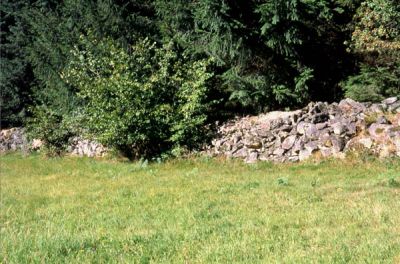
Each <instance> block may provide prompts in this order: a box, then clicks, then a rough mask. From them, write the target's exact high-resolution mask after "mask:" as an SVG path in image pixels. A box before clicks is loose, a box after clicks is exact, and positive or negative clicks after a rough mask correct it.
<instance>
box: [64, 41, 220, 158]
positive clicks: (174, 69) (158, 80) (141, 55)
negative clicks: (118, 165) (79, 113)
mask: <svg viewBox="0 0 400 264" xmlns="http://www.w3.org/2000/svg"><path fill="white" fill-rule="evenodd" d="M72 52H73V59H72V61H71V62H70V64H69V66H68V67H67V69H66V70H65V71H64V72H63V74H62V76H63V78H64V79H65V80H66V81H67V82H68V83H70V84H72V85H74V86H76V87H77V88H78V90H79V92H78V94H79V96H80V97H81V98H82V99H83V100H85V101H86V105H85V107H84V114H85V116H86V117H87V121H86V123H85V125H86V126H87V128H88V129H89V133H91V134H92V135H93V136H94V137H96V139H97V140H99V141H100V142H101V143H103V144H106V145H108V146H111V147H116V148H117V149H119V150H122V151H123V152H125V153H126V154H127V155H128V156H129V157H135V156H139V155H145V156H149V155H153V154H155V153H160V152H162V151H164V150H167V149H170V148H172V147H176V148H179V147H180V146H187V147H193V146H194V145H196V144H197V143H198V142H199V141H200V140H201V134H202V132H203V131H202V127H203V124H204V123H205V121H206V119H207V114H206V113H207V111H208V107H209V103H208V102H206V100H205V99H206V97H207V92H208V87H207V81H208V79H209V78H210V77H211V76H212V74H211V73H209V72H208V71H207V67H208V66H209V64H210V63H211V61H210V60H197V61H189V60H187V59H186V58H185V56H184V55H183V56H178V54H177V53H176V52H175V51H174V50H173V48H172V46H171V45H164V46H162V47H157V46H156V44H155V43H152V42H151V41H149V40H148V39H144V40H139V41H137V43H136V44H135V45H133V46H131V47H130V48H129V50H128V49H124V48H122V47H121V46H120V45H118V43H117V42H116V41H114V40H112V39H110V38H104V39H101V40H98V39H96V38H94V37H91V36H89V37H81V38H80V43H79V46H76V48H75V49H74V50H73V51H72Z"/></svg>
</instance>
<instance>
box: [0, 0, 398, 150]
mask: <svg viewBox="0 0 400 264" xmlns="http://www.w3.org/2000/svg"><path fill="white" fill-rule="evenodd" d="M0 11H1V80H0V85H1V91H2V96H1V112H2V113H1V122H2V127H7V126H15V125H22V124H23V125H25V126H27V127H28V128H29V130H30V131H31V134H32V136H35V137H39V138H42V139H43V140H44V141H45V143H46V145H47V146H48V147H49V148H50V149H52V150H55V151H60V150H62V149H63V147H64V146H65V143H66V142H67V140H68V139H69V138H70V137H71V136H74V135H85V136H91V137H95V138H96V139H98V140H100V141H101V142H102V143H104V144H107V145H109V146H112V147H115V148H117V149H119V150H122V151H124V152H125V153H126V154H127V155H129V156H132V157H134V156H135V155H153V154H155V153H161V152H165V151H169V150H173V151H175V152H177V153H179V152H180V151H182V150H183V149H187V148H194V147H196V146H198V144H201V143H202V140H203V139H204V138H205V133H206V132H207V131H206V128H207V127H209V126H208V124H210V123H211V121H213V120H215V119H223V118H226V117H228V116H230V115H232V114H236V113H258V112H263V111H268V110H271V109H282V108H292V107H298V106H301V105H303V104H306V103H307V102H309V101H311V100H314V101H315V100H324V101H333V100H338V99H340V98H342V97H343V96H350V97H353V98H354V99H357V100H364V101H366V100H380V99H382V98H383V97H387V96H391V95H399V94H400V81H399V80H400V25H399V21H400V4H399V3H398V1H397V0H364V1H362V0H358V1H353V0H287V1H280V0H251V1H249V0H246V1H244V0H235V1H233V0H232V1H231V0H217V1H216V0H201V1H198V0H128V1H120V0H66V1H55V0H36V1H34V0H3V1H2V2H1V10H0Z"/></svg>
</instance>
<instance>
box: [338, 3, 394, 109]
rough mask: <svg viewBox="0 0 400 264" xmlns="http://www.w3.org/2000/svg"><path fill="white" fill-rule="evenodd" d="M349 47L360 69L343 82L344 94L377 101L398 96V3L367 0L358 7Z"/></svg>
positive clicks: (363, 99)
mask: <svg viewBox="0 0 400 264" xmlns="http://www.w3.org/2000/svg"><path fill="white" fill-rule="evenodd" d="M354 20H355V28H354V31H353V33H352V39H351V43H350V50H351V51H352V52H354V53H355V54H357V55H358V56H359V57H360V59H361V67H360V72H359V74H357V75H353V76H350V77H349V78H348V79H347V80H346V81H345V82H343V85H342V86H343V88H344V90H345V92H346V96H348V97H351V98H353V99H355V100H359V101H379V100H382V99H383V98H385V97H389V96H398V95H400V60H399V58H400V28H399V27H398V23H397V22H396V21H399V20H400V6H399V5H398V4H397V2H396V1H394V0H367V1H364V2H363V3H362V4H361V6H360V7H359V8H358V10H357V14H356V16H355V19H354Z"/></svg>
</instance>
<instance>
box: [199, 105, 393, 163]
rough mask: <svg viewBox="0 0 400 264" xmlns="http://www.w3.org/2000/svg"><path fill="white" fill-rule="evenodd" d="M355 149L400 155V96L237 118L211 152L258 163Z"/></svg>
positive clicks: (223, 129) (338, 154) (221, 133)
mask: <svg viewBox="0 0 400 264" xmlns="http://www.w3.org/2000/svg"><path fill="white" fill-rule="evenodd" d="M349 150H356V151H363V150H367V151H368V152H370V153H373V154H376V155H378V156H380V157H386V156H390V155H397V156H400V100H399V99H398V98H396V97H392V98H388V99H386V100H384V101H382V102H381V103H379V104H371V103H359V102H356V101H353V100H351V99H345V100H342V101H341V102H340V103H332V104H328V103H322V102H317V103H310V104H309V105H308V106H307V107H305V108H303V109H300V110H297V111H293V112H271V113H267V114H263V115H259V116H253V117H250V116H247V117H242V118H236V119H234V120H231V121H228V122H226V123H224V124H223V125H222V126H220V127H219V129H218V136H217V138H216V139H214V140H213V141H212V145H211V146H209V147H207V150H206V152H207V153H208V154H210V155H212V156H216V155H223V156H226V157H233V158H241V159H244V160H245V161H246V162H249V163H252V162H256V161H257V160H265V161H267V160H268V161H277V162H285V161H299V160H304V159H307V158H309V157H310V156H312V155H313V154H315V153H320V154H321V155H322V156H323V157H330V156H334V157H343V156H344V153H345V152H346V151H349Z"/></svg>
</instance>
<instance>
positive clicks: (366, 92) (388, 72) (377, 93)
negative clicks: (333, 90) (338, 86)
mask: <svg viewBox="0 0 400 264" xmlns="http://www.w3.org/2000/svg"><path fill="white" fill-rule="evenodd" d="M398 66H399V67H398V68H397V69H390V68H387V67H370V66H364V67H362V68H361V71H360V73H359V74H358V75H355V76H351V77H349V78H348V79H347V80H346V81H345V82H344V83H343V88H344V90H345V92H346V96H347V97H350V98H352V99H354V100H357V101H364V102H365V101H372V102H377V101H381V100H382V99H384V98H386V97H390V96H399V95H400V70H399V69H400V64H399V65H398Z"/></svg>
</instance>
